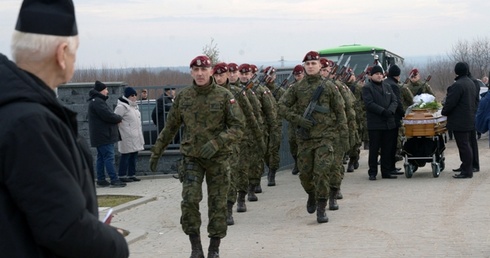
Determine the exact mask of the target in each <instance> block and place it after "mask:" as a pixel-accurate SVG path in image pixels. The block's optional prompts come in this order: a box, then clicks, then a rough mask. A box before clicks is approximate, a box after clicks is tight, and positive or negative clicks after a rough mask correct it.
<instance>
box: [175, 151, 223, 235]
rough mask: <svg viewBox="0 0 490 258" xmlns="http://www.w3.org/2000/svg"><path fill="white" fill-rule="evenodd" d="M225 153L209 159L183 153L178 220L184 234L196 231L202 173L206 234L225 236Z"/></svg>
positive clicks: (198, 230)
mask: <svg viewBox="0 0 490 258" xmlns="http://www.w3.org/2000/svg"><path fill="white" fill-rule="evenodd" d="M228 160H229V156H225V155H223V156H218V157H213V158H212V159H202V158H193V157H187V156H185V157H184V158H183V159H182V166H181V171H180V173H182V202H181V204H180V207H181V210H182V216H181V217H180V223H181V224H182V229H183V230H184V233H186V234H187V235H200V228H201V223H202V222H201V213H200V212H199V203H200V202H201V200H202V198H203V195H202V183H203V180H204V177H206V185H207V190H208V217H209V223H208V228H207V229H208V236H209V237H219V238H223V237H225V236H226V230H227V227H228V226H227V224H226V214H227V207H226V197H227V193H228V188H229V186H230V166H229V164H228Z"/></svg>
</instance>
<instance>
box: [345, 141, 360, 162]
mask: <svg viewBox="0 0 490 258" xmlns="http://www.w3.org/2000/svg"><path fill="white" fill-rule="evenodd" d="M360 148H361V143H360V142H359V143H356V144H355V145H354V146H353V147H352V148H351V149H350V150H349V151H348V152H347V155H349V159H351V160H354V161H356V160H359V154H360V153H361V149H360Z"/></svg>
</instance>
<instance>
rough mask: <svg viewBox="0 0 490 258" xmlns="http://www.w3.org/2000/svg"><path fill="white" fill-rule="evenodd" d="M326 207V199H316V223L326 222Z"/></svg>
mask: <svg viewBox="0 0 490 258" xmlns="http://www.w3.org/2000/svg"><path fill="white" fill-rule="evenodd" d="M326 207H327V200H326V199H323V198H322V199H318V207H317V208H316V221H317V222H318V223H326V222H328V217H327V212H326V211H325V208H326Z"/></svg>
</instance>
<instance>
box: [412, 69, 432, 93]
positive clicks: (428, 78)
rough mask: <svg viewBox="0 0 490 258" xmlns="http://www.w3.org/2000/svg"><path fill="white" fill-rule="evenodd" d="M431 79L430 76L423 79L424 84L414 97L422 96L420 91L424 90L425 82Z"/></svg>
mask: <svg viewBox="0 0 490 258" xmlns="http://www.w3.org/2000/svg"><path fill="white" fill-rule="evenodd" d="M431 78H432V76H431V75H430V74H429V76H427V78H426V79H425V81H424V84H422V86H420V89H419V90H418V91H417V94H415V96H417V95H420V94H422V90H423V89H424V86H425V84H427V82H428V81H430V79H431Z"/></svg>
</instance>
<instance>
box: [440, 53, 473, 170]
mask: <svg viewBox="0 0 490 258" xmlns="http://www.w3.org/2000/svg"><path fill="white" fill-rule="evenodd" d="M454 72H455V73H456V75H457V77H456V79H455V82H454V83H453V84H452V85H451V86H449V87H448V88H447V94H446V101H445V103H444V107H443V108H442V115H444V116H447V129H448V130H452V131H453V134H454V139H455V140H456V145H457V146H458V151H459V158H460V159H461V162H462V164H461V173H460V174H458V175H454V176H453V177H454V178H472V177H473V165H472V161H473V151H472V149H471V145H470V141H471V139H470V137H471V133H472V131H475V113H476V108H477V106H476V102H475V98H477V96H476V95H477V93H476V91H475V84H474V83H473V81H472V80H471V79H470V78H469V77H468V66H467V65H466V64H465V63H463V62H459V63H457V64H456V66H455V67H454Z"/></svg>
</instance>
